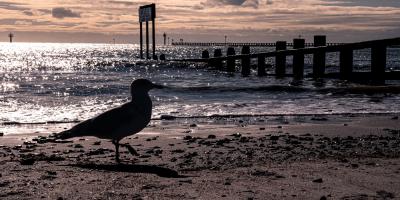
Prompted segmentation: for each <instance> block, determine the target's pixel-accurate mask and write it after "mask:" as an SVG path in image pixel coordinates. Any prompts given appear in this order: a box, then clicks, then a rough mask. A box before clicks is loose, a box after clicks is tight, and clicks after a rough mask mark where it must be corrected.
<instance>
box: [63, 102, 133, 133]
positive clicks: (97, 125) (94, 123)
mask: <svg viewBox="0 0 400 200" xmlns="http://www.w3.org/2000/svg"><path fill="white" fill-rule="evenodd" d="M132 109H135V107H134V106H131V105H130V103H127V104H124V105H122V106H120V107H117V108H114V109H111V110H108V111H106V112H104V113H102V114H100V115H98V116H96V117H94V118H92V119H88V120H86V121H83V122H81V123H79V124H77V125H76V126H74V127H73V128H72V129H71V130H70V131H72V132H73V133H75V134H73V135H74V136H73V137H78V136H97V137H101V136H106V135H107V134H110V133H111V132H112V131H114V130H115V129H117V128H119V127H121V126H123V125H125V124H129V123H131V122H132V121H134V119H135V118H136V117H137V111H136V110H132Z"/></svg>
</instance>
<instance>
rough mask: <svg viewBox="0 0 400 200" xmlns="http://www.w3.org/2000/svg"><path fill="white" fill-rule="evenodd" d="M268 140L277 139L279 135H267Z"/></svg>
mask: <svg viewBox="0 0 400 200" xmlns="http://www.w3.org/2000/svg"><path fill="white" fill-rule="evenodd" d="M269 139H270V140H279V136H277V135H273V136H271V137H269Z"/></svg>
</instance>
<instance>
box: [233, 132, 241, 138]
mask: <svg viewBox="0 0 400 200" xmlns="http://www.w3.org/2000/svg"><path fill="white" fill-rule="evenodd" d="M231 136H233V137H235V138H240V137H242V134H240V133H234V134H232V135H231Z"/></svg>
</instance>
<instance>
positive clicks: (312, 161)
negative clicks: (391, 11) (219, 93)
mask: <svg viewBox="0 0 400 200" xmlns="http://www.w3.org/2000/svg"><path fill="white" fill-rule="evenodd" d="M399 122H400V121H399V119H398V117H397V115H396V114H388V115H343V116H341V115H337V116H321V115H319V116H266V117H239V118H203V119H175V120H163V121H160V120H156V121H153V122H152V124H151V125H150V126H149V127H147V128H146V129H145V130H144V131H143V132H142V133H141V134H137V135H134V136H131V137H128V138H126V139H124V140H123V141H122V143H129V144H131V145H132V146H133V147H134V148H135V149H136V150H137V151H138V153H139V154H140V156H133V155H130V154H129V152H128V151H127V150H126V149H121V156H122V160H123V164H120V165H118V164H116V163H115V161H114V153H115V152H114V147H113V145H112V144H111V143H110V142H109V141H107V140H100V139H97V138H94V137H85V138H75V139H73V140H69V141H54V140H53V139H51V138H47V137H45V136H47V135H48V134H50V133H52V132H57V131H60V130H63V129H64V128H68V127H70V126H72V124H66V125H57V124H53V125H43V126H41V127H37V126H36V127H32V126H30V127H26V126H16V127H11V128H10V127H9V128H8V130H14V131H17V133H20V134H7V132H6V135H5V136H2V137H0V163H1V164H0V167H1V169H0V198H1V199H398V198H400V192H399V191H400V190H399V188H400V159H399V158H400V123H399ZM30 131H31V132H30ZM10 133H12V131H10ZM14 133H15V132H14ZM21 133H23V134H21ZM38 136H39V137H38Z"/></svg>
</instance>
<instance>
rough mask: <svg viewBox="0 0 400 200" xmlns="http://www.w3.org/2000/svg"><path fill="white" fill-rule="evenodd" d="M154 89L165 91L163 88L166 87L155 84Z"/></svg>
mask: <svg viewBox="0 0 400 200" xmlns="http://www.w3.org/2000/svg"><path fill="white" fill-rule="evenodd" d="M153 88H156V89H163V88H165V86H163V85H159V84H154V83H153Z"/></svg>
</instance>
